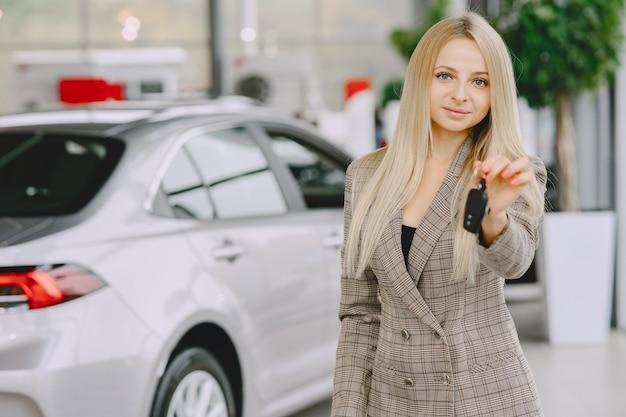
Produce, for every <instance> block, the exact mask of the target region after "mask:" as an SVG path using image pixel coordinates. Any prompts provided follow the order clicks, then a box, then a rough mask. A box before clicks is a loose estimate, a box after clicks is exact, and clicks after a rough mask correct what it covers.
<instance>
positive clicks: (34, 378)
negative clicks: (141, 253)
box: [0, 288, 160, 417]
mask: <svg viewBox="0 0 626 417" xmlns="http://www.w3.org/2000/svg"><path fill="white" fill-rule="evenodd" d="M159 346H160V345H159V342H158V339H157V338H156V337H155V336H154V335H153V334H152V333H151V332H150V331H149V329H148V328H147V326H146V325H145V324H144V323H143V322H142V321H141V320H139V319H138V318H137V317H136V316H135V315H134V314H133V313H132V312H131V311H130V309H128V308H127V307H126V306H125V305H124V304H123V303H122V302H121V301H120V300H119V298H118V297H117V296H116V295H115V294H114V293H113V292H112V291H111V290H110V289H108V288H105V289H102V290H99V291H97V292H96V293H93V294H90V295H89V296H86V297H84V298H81V299H79V300H74V301H71V302H68V303H65V304H61V305H57V306H54V307H49V308H45V309H41V310H30V311H15V312H6V313H4V314H0V409H2V413H1V414H2V415H5V412H6V413H7V414H6V415H7V416H11V417H40V416H45V417H79V416H80V417H84V416H90V417H104V416H107V417H108V416H116V417H125V416H128V417H137V416H142V415H147V414H148V411H147V410H148V409H149V407H150V403H151V398H152V392H153V390H154V386H155V384H156V379H157V377H156V376H155V371H154V369H155V365H154V364H155V362H156V358H157V357H158V350H159ZM8 410H10V412H9V411H8Z"/></svg>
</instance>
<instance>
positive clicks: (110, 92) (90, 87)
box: [59, 78, 124, 104]
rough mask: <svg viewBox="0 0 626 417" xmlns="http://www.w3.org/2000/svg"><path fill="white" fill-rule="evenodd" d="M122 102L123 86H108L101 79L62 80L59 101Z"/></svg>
mask: <svg viewBox="0 0 626 417" xmlns="http://www.w3.org/2000/svg"><path fill="white" fill-rule="evenodd" d="M106 100H124V84H109V83H107V82H106V80H103V79H101V78H62V79H61V80H59V101H60V102H62V103H66V104H86V103H93V102H96V101H106Z"/></svg>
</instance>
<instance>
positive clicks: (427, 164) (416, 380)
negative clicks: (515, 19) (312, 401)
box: [332, 13, 546, 417]
mask: <svg viewBox="0 0 626 417" xmlns="http://www.w3.org/2000/svg"><path fill="white" fill-rule="evenodd" d="M516 100H517V99H516V90H515V79H514V76H513V69H512V64H511V59H510V56H509V54H508V50H507V48H506V46H505V45H504V42H503V41H502V39H501V37H500V36H499V35H498V34H497V32H495V31H494V30H493V28H492V27H491V26H490V25H489V24H488V23H487V21H486V20H485V19H484V18H482V17H481V16H479V15H477V14H474V13H467V14H465V15H463V16H462V17H458V18H449V19H445V20H443V21H441V22H439V23H437V24H436V25H434V26H433V27H432V28H431V29H430V30H429V31H428V32H427V33H426V34H425V35H424V37H423V38H422V40H421V41H420V43H419V44H418V46H417V48H416V49H415V51H414V53H413V55H412V57H411V60H410V62H409V66H408V70H407V74H406V79H405V84H404V88H403V93H402V98H401V104H400V113H399V117H398V122H397V128H396V131H395V134H394V137H393V139H392V140H391V142H390V144H389V145H388V146H387V147H385V148H383V149H379V150H377V151H375V152H373V153H371V154H368V155H366V156H364V157H362V158H360V159H358V160H356V161H355V162H353V163H352V164H351V166H350V167H349V169H348V173H347V181H346V193H345V226H344V245H343V249H342V268H343V272H342V277H341V305H340V311H339V317H340V319H341V335H340V339H339V344H338V348H337V364H336V369H335V379H334V395H333V404H332V416H334V417H345V416H359V417H364V416H368V417H380V416H385V417H389V416H393V417H401V416H407V417H408V416H411V417H420V416H432V417H435V416H436V417H442V416H481V417H485V416H494V417H496V416H497V417H504V416H515V417H520V416H541V415H542V411H541V405H540V402H539V397H538V394H537V390H536V387H535V383H534V381H533V377H532V374H531V371H530V369H529V366H528V363H527V361H526V358H525V357H524V354H523V352H522V349H521V346H520V343H519V339H518V336H517V332H516V329H515V325H514V323H513V321H512V319H511V316H510V314H509V311H508V309H507V307H506V304H505V301H504V295H503V286H504V279H511V278H518V277H520V276H521V275H522V274H523V273H524V272H525V271H526V270H527V269H528V267H529V266H530V263H531V261H532V259H533V256H534V254H535V249H536V248H537V245H538V232H537V229H538V225H539V223H540V222H541V220H542V219H543V212H544V199H543V195H544V192H545V181H546V172H545V167H544V165H543V163H542V162H541V161H540V160H539V159H538V158H535V157H528V156H527V155H526V154H525V152H524V150H523V147H522V143H521V139H520V136H521V135H520V126H519V119H518V109H517V101H516ZM482 178H484V179H485V182H486V193H487V196H488V213H487V214H486V215H485V216H484V218H483V220H482V222H481V228H480V231H479V233H478V234H473V233H470V232H468V231H466V230H465V229H464V228H463V225H462V221H463V210H464V205H465V201H466V199H467V194H468V192H469V190H470V189H471V188H476V187H477V184H478V183H479V181H480V180H481V179H482Z"/></svg>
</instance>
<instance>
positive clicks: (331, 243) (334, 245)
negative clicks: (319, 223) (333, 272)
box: [322, 233, 343, 249]
mask: <svg viewBox="0 0 626 417" xmlns="http://www.w3.org/2000/svg"><path fill="white" fill-rule="evenodd" d="M342 243H343V237H342V236H341V235H340V234H339V233H333V234H332V235H330V236H326V237H325V238H324V239H322V246H323V247H325V248H330V249H340V248H341V244H342Z"/></svg>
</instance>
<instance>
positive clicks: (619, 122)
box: [590, 25, 626, 330]
mask: <svg viewBox="0 0 626 417" xmlns="http://www.w3.org/2000/svg"><path fill="white" fill-rule="evenodd" d="M622 26H623V27H624V26H626V25H622ZM623 30H624V31H626V27H624V29H623ZM621 63H622V64H621V65H620V67H619V69H618V71H617V74H616V76H615V113H614V114H615V208H616V212H617V252H616V253H618V254H621V253H624V250H626V119H625V118H624V117H622V115H623V114H624V112H626V52H625V51H622V56H621ZM616 260H617V271H616V274H615V275H616V292H615V298H616V305H615V309H616V320H617V327H618V328H620V329H622V330H626V258H625V257H624V256H617V257H616ZM590 285H593V284H592V283H590Z"/></svg>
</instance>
